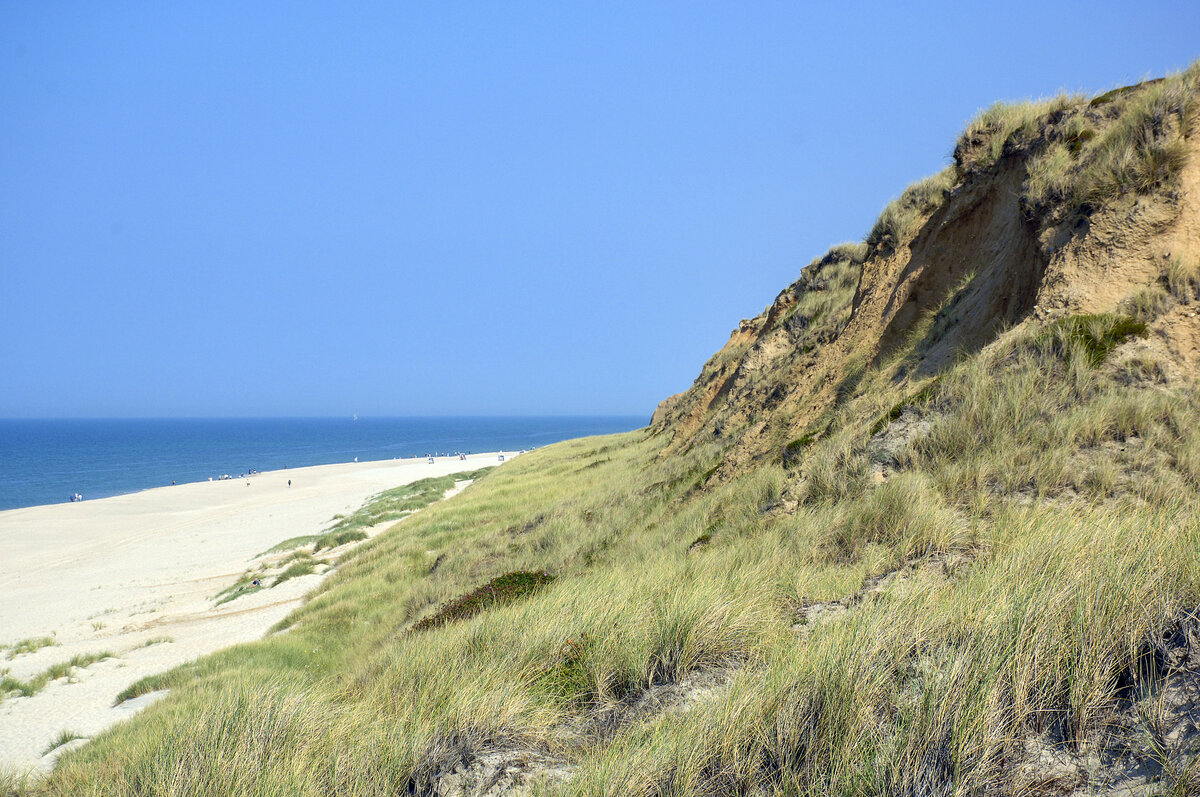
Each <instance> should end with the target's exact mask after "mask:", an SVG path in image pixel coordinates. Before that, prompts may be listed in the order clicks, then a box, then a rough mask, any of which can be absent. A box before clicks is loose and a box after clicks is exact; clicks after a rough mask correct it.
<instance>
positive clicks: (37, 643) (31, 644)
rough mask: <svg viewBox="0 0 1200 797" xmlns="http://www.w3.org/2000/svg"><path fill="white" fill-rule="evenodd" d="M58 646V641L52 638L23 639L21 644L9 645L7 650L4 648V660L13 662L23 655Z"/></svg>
mask: <svg viewBox="0 0 1200 797" xmlns="http://www.w3.org/2000/svg"><path fill="white" fill-rule="evenodd" d="M57 644H58V640H56V639H55V638H54V637H52V636H39V637H30V638H29V639H22V640H21V641H20V642H14V643H13V644H11V645H8V646H7V647H6V648H3V650H4V658H6V659H8V660H9V661H12V660H13V659H15V658H16V657H17V656H20V655H22V654H25V653H33V652H34V651H35V650H41V649H42V648H48V647H50V646H52V645H57Z"/></svg>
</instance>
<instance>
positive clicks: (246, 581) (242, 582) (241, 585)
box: [215, 570, 266, 606]
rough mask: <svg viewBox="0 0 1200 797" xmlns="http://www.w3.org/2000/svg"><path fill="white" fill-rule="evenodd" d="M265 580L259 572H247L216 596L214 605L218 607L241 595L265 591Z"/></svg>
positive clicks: (264, 576) (263, 575)
mask: <svg viewBox="0 0 1200 797" xmlns="http://www.w3.org/2000/svg"><path fill="white" fill-rule="evenodd" d="M265 578H266V575H265V574H264V573H263V572H262V571H261V570H253V571H252V570H247V571H246V572H245V573H242V575H241V577H240V578H239V579H238V580H237V581H235V582H234V583H233V584H231V585H230V586H228V587H226V588H225V589H223V590H221V591H220V592H218V593H217V594H216V596H215V600H216V603H215V605H216V606H220V605H221V604H223V603H229V602H230V601H232V600H237V599H238V598H240V597H242V596H243V595H249V594H250V593H252V592H258V591H259V590H260V589H265V588H266V586H265V582H264V579H265Z"/></svg>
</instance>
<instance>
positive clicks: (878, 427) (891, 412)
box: [868, 379, 937, 437]
mask: <svg viewBox="0 0 1200 797" xmlns="http://www.w3.org/2000/svg"><path fill="white" fill-rule="evenodd" d="M936 390H937V379H932V380H930V382H929V384H927V385H925V386H924V387H923V388H921V389H920V390H918V391H917V392H916V393H913V394H912V395H911V396H909V397H908V398H905V399H903V400H901V401H897V402H896V403H895V404H893V405H892V406H891V407H890V408H889V409H888V411H887V412H885V413H883V415H880V416H879V417H878V418H876V419H875V422H874V423H873V424H871V429H870V431H869V432H868V434H869V435H870V436H871V437H874V436H875V435H877V434H879V433H880V432H882V431H883V430H884V429H885V428H887V427H888V426H890V425H891V424H893V423H895V422H896V420H897V419H898V418H899V417H900V416H901V415H902V414H904V408H905V407H917V406H921V405H924V404H928V403H929V400H930V399H932V398H933V395H934V393H935V392H936Z"/></svg>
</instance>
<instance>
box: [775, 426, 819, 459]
mask: <svg viewBox="0 0 1200 797" xmlns="http://www.w3.org/2000/svg"><path fill="white" fill-rule="evenodd" d="M816 438H817V436H816V434H814V433H813V432H809V433H807V434H802V435H800V436H799V437H797V438H796V439H795V440H792V441H791V442H789V443H788V444H787V445H785V446H784V447H783V466H784V467H785V468H794V467H795V466H797V465H799V464H800V460H801V459H802V458H803V456H804V450H805V449H806V448H808V447H809V446H811V445H812V444H813V441H814V440H816Z"/></svg>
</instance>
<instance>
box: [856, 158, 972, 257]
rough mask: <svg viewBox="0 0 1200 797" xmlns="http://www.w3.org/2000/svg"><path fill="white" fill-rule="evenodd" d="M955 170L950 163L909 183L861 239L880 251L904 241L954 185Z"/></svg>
mask: <svg viewBox="0 0 1200 797" xmlns="http://www.w3.org/2000/svg"><path fill="white" fill-rule="evenodd" d="M956 178H957V172H956V170H955V168H954V167H953V166H950V167H947V168H945V169H943V170H942V171H940V172H938V173H937V174H935V175H932V176H930V177H926V178H925V179H924V180H920V181H918V182H916V183H913V184H912V185H910V186H909V187H908V188H906V189H905V190H904V193H902V194H901V195H900V196H899V197H898V198H896V199H894V200H892V201H891V202H890V203H888V205H887V207H885V208H884V209H883V212H882V213H880V214H879V218H878V219H876V221H875V224H874V225H873V226H872V227H871V230H870V232H868V233H867V237H866V239H865V243H866V245H867V246H868V247H870V249H872V250H879V251H881V252H882V253H884V254H887V253H890V252H892V251H894V250H895V249H896V248H897V247H898V246H899V245H900V244H901V243H902V242H906V241H908V240H909V239H910V238H911V237H912V236H913V235H914V234H915V233H916V231H917V228H918V226H919V225H920V224H921V223H922V222H924V221H925V219H927V218H928V217H929V215H930V214H931V213H932V212H933V211H934V210H936V209H937V208H938V207H940V206H941V205H943V204H945V201H946V198H947V197H948V196H949V195H950V189H951V188H953V187H954V183H955V180H956Z"/></svg>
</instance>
